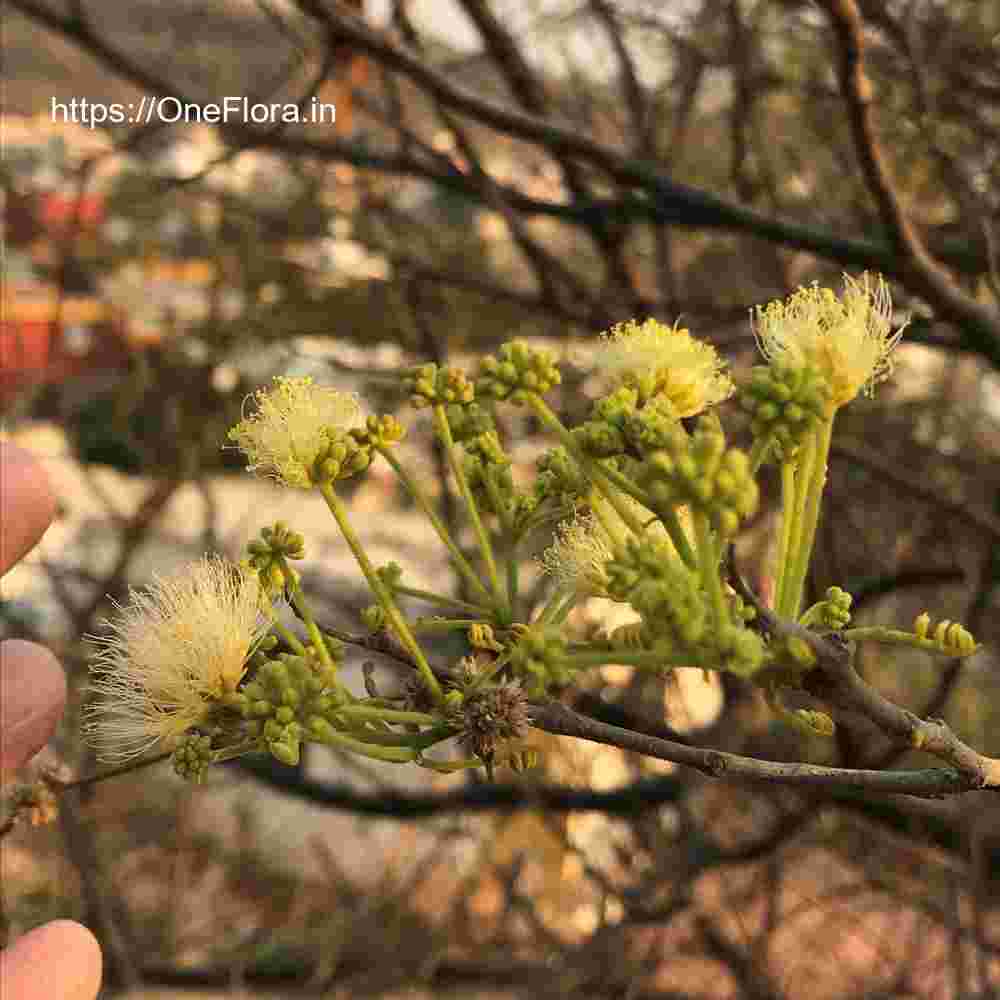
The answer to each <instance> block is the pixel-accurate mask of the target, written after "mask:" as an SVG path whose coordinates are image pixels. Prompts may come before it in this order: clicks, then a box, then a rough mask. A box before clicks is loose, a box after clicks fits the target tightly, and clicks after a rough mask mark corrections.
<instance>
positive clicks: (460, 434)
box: [445, 402, 496, 444]
mask: <svg viewBox="0 0 1000 1000" xmlns="http://www.w3.org/2000/svg"><path fill="white" fill-rule="evenodd" d="M445 416H446V417H447V418H448V426H449V427H450V428H451V436H452V439H453V440H454V441H455V443H456V444H465V443H466V442H467V441H471V440H472V439H473V438H476V437H479V435H480V434H488V433H490V432H491V431H496V425H495V424H494V422H493V418H492V417H491V416H490V414H489V413H488V412H487V411H486V410H484V409H483V408H482V407H481V406H480V405H479V404H478V403H476V402H472V403H469V404H467V405H458V404H455V403H452V404H450V405H448V406H446V407H445Z"/></svg>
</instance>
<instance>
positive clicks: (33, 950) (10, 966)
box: [0, 920, 103, 1000]
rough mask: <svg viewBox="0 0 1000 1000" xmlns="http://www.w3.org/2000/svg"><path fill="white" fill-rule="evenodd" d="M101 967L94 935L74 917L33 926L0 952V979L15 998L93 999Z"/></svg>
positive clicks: (101, 961) (96, 990)
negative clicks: (0, 953) (32, 928)
mask: <svg viewBox="0 0 1000 1000" xmlns="http://www.w3.org/2000/svg"><path fill="white" fill-rule="evenodd" d="M102 969H103V960H102V958H101V948H100V945H98V943H97V938H95V937H94V935H93V934H91V932H90V931H89V930H87V928H86V927H84V926H83V925H82V924H78V923H76V921H74V920H54V921H52V922H51V923H48V924H43V925H42V926H41V927H36V928H35V929H34V930H31V931H28V933H27V934H24V935H22V936H21V937H19V938H18V939H17V940H16V941H15V942H14V943H13V944H12V945H11V946H10V947H9V948H7V949H5V950H4V952H3V953H2V955H0V982H2V983H3V985H4V990H5V995H9V996H11V997H17V1000H51V998H52V997H59V998H60V1000H94V998H95V997H96V996H97V993H98V990H100V988H101V973H102ZM8 988H9V989H10V993H9V994H6V990H7V989H8Z"/></svg>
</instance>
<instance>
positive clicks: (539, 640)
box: [510, 626, 570, 697]
mask: <svg viewBox="0 0 1000 1000" xmlns="http://www.w3.org/2000/svg"><path fill="white" fill-rule="evenodd" d="M510 665H511V669H512V670H513V671H514V673H515V674H517V675H518V676H519V677H521V678H522V679H523V680H524V681H525V683H526V685H527V687H526V692H527V694H528V696H529V697H540V696H541V695H543V694H544V693H545V691H546V690H547V688H548V687H550V686H553V685H556V686H559V685H565V684H568V683H569V681H570V672H569V669H568V666H567V658H566V639H565V638H564V637H563V636H562V634H561V632H560V630H559V629H558V628H554V627H550V626H546V627H530V628H527V627H526V628H525V629H524V630H523V631H522V633H521V635H520V637H519V638H518V641H517V643H516V645H515V646H514V647H513V649H512V650H511V657H510Z"/></svg>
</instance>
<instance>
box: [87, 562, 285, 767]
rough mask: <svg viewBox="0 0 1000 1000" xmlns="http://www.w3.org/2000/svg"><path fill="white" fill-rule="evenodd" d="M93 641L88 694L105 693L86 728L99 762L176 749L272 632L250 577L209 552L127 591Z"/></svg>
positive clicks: (89, 711)
mask: <svg viewBox="0 0 1000 1000" xmlns="http://www.w3.org/2000/svg"><path fill="white" fill-rule="evenodd" d="M130 597H131V603H130V604H129V605H128V606H127V607H121V606H120V605H117V604H116V608H117V610H118V611H119V612H120V615H119V616H118V618H116V619H115V620H114V621H109V622H107V623H106V624H107V625H108V626H109V632H108V634H107V635H105V636H88V638H89V639H91V641H92V642H94V643H96V644H97V645H98V647H99V652H98V654H97V656H96V658H95V661H94V664H93V666H92V668H91V669H92V680H91V683H90V690H91V691H93V692H95V693H96V694H98V695H100V696H102V697H101V698H100V700H98V701H96V702H94V703H92V704H91V705H90V706H88V708H87V709H86V719H85V724H84V729H85V732H86V733H87V735H88V737H89V739H90V740H91V741H92V742H93V743H94V744H95V745H96V746H97V747H98V749H99V755H100V757H101V759H102V760H112V761H125V760H130V759H132V758H134V757H138V756H140V755H142V754H143V753H145V752H146V751H147V750H149V749H150V748H151V747H153V746H154V745H156V744H157V743H161V744H163V745H165V746H167V747H170V746H172V745H174V744H175V743H176V742H177V740H178V739H179V738H180V737H181V736H183V734H184V733H185V732H187V730H189V729H190V728H191V727H192V726H195V725H197V724H198V723H199V722H201V721H203V720H204V719H205V718H206V717H207V715H208V714H209V713H210V711H211V709H212V708H213V705H214V703H215V702H216V701H217V699H219V698H220V697H222V696H223V695H226V694H231V693H232V692H234V691H235V690H236V687H237V685H238V684H239V682H240V681H241V680H242V678H243V674H244V672H245V670H246V660H247V657H248V656H249V655H250V654H251V653H252V652H253V650H254V648H255V646H256V644H257V643H258V642H259V641H260V639H261V638H262V637H263V635H264V634H265V633H266V632H267V630H268V628H269V624H270V623H269V620H268V619H267V618H266V617H265V615H264V605H263V604H262V601H261V593H260V586H259V584H258V582H257V580H256V578H255V576H254V575H252V574H249V573H247V572H246V571H245V570H243V569H241V568H240V567H239V566H236V565H234V564H233V563H230V562H228V561H227V560H225V559H222V558H220V557H211V556H208V557H205V558H203V559H201V560H200V561H199V562H196V563H193V564H190V565H188V566H186V567H184V568H183V569H182V570H180V571H179V572H177V573H174V574H172V575H170V576H167V577H154V580H153V583H152V584H150V585H149V586H148V587H146V588H144V589H143V590H140V591H135V590H133V591H131V593H130Z"/></svg>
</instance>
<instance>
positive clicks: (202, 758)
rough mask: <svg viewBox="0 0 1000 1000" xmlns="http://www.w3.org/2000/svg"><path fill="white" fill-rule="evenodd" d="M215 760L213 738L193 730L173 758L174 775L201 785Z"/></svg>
mask: <svg viewBox="0 0 1000 1000" xmlns="http://www.w3.org/2000/svg"><path fill="white" fill-rule="evenodd" d="M214 760H215V752H214V750H213V749H212V737H211V736H210V735H209V734H208V733H202V732H200V731H199V730H196V729H193V730H191V731H190V732H188V733H186V734H185V736H184V738H183V739H182V740H181V742H180V744H179V745H178V746H177V749H175V750H174V752H173V754H172V756H171V762H172V764H173V768H174V773H175V774H176V775H177V776H178V777H180V778H185V779H186V780H187V781H193V782H194V783H195V784H201V783H202V782H203V781H204V780H205V775H206V774H207V772H208V768H209V765H210V764H212V763H213V762H214Z"/></svg>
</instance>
